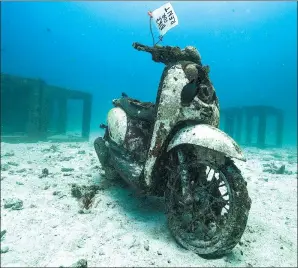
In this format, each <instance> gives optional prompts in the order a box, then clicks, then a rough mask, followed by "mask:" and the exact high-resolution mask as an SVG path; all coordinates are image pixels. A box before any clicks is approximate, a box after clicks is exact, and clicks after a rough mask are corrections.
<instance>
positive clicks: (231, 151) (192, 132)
mask: <svg viewBox="0 0 298 268" xmlns="http://www.w3.org/2000/svg"><path fill="white" fill-rule="evenodd" d="M180 144H194V145H198V146H201V147H205V148H208V149H212V150H214V151H218V152H221V153H223V154H225V155H226V156H228V157H233V158H236V159H239V160H242V161H246V158H245V156H244V155H243V153H242V151H241V149H240V147H239V146H238V144H237V143H236V142H235V141H234V140H233V139H232V138H231V137H229V136H228V135H227V134H226V133H224V132H223V131H221V130H219V129H218V128H215V127H213V126H210V125H206V124H201V125H194V126H188V127H185V128H182V129H181V130H179V131H178V132H177V133H176V134H175V135H174V137H173V138H172V140H171V141H170V143H169V145H168V147H167V151H168V152H169V151H170V150H171V149H173V148H174V147H176V146H178V145H180Z"/></svg>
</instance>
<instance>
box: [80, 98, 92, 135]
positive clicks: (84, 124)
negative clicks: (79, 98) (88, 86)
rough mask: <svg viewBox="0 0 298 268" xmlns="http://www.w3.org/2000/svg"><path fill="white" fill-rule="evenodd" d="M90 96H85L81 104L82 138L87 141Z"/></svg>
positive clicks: (89, 119)
mask: <svg viewBox="0 0 298 268" xmlns="http://www.w3.org/2000/svg"><path fill="white" fill-rule="evenodd" d="M91 104H92V98H91V95H89V94H88V95H86V97H85V98H84V103H83V122H82V137H83V138H85V139H89V135H90V121H91Z"/></svg>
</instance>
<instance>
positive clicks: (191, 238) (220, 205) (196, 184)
mask: <svg viewBox="0 0 298 268" xmlns="http://www.w3.org/2000/svg"><path fill="white" fill-rule="evenodd" d="M185 173H188V179H187V181H186V182H185V179H184V180H183V176H184V177H185ZM167 187H168V188H169V191H170V195H169V196H170V206H169V210H170V211H169V212H170V224H171V227H172V229H174V230H175V236H176V238H177V239H178V240H179V241H180V242H187V243H188V244H189V245H190V246H194V247H196V248H206V247H208V246H211V245H215V244H216V243H218V242H219V239H220V236H221V235H220V234H221V233H222V231H223V229H224V227H225V225H226V224H227V221H228V219H229V214H230V211H231V210H232V207H231V205H232V204H233V202H232V201H233V200H232V198H233V196H232V193H231V189H230V187H229V183H228V181H227V179H226V177H225V175H224V174H223V173H222V172H221V171H220V169H218V168H217V167H215V166H214V165H211V164H210V163H208V162H200V163H198V161H197V160H196V161H185V162H184V163H181V164H180V165H179V166H178V169H177V170H176V172H171V174H170V179H169V181H168V185H167ZM206 253H207V252H206Z"/></svg>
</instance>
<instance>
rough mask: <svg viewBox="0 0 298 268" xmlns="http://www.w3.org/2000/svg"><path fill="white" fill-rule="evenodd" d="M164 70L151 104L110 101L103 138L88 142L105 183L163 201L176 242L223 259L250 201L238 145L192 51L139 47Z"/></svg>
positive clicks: (205, 71)
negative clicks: (222, 122)
mask: <svg viewBox="0 0 298 268" xmlns="http://www.w3.org/2000/svg"><path fill="white" fill-rule="evenodd" d="M133 47H134V48H135V49H136V50H138V51H144V52H149V53H150V54H151V55H152V59H153V61H155V62H160V63H164V64H165V68H164V71H163V74H162V77H161V80H160V84H159V88H158V93H157V99H156V103H155V104H154V103H150V102H141V101H139V100H136V99H133V98H130V97H128V96H127V95H126V94H125V93H123V94H122V97H121V98H119V99H115V100H113V105H114V107H113V108H112V109H111V110H110V111H109V113H108V116H107V125H105V124H101V127H102V128H105V134H104V136H103V137H98V138H97V139H96V140H95V141H94V147H95V151H96V153H97V156H98V159H99V161H100V163H101V166H102V168H103V170H104V171H105V175H106V177H107V178H114V177H115V176H120V177H121V178H122V179H123V180H125V181H126V182H127V183H128V184H129V185H130V186H131V187H133V188H135V189H136V190H137V191H139V192H141V193H143V194H147V195H154V196H161V197H163V196H164V198H165V207H166V214H167V219H168V226H169V229H170V231H171V233H172V235H173V236H174V238H175V239H176V241H177V242H178V243H179V244H180V245H181V246H183V247H184V248H186V249H189V250H192V251H194V252H196V253H197V254H199V255H200V256H202V257H205V258H216V257H221V256H223V255H226V254H227V253H229V252H230V251H231V250H232V249H233V248H234V247H235V246H236V245H237V243H238V242H239V241H240V239H241V236H242V234H243V232H244V230H245V227H246V223H247V219H248V214H249V210H250V206H251V199H250V197H249V195H248V191H247V187H246V186H247V183H246V181H245V180H244V178H243V176H242V175H241V171H240V170H239V169H238V168H237V167H236V165H235V163H234V161H233V158H234V159H238V160H242V161H246V159H245V156H244V155H243V153H242V151H241V149H240V147H239V146H238V145H237V143H236V142H235V141H234V140H233V139H232V138H231V137H229V136H228V135H227V134H225V133H224V132H222V131H221V130H219V128H218V127H219V117H220V113H219V102H218V98H217V96H216V93H215V89H214V87H213V85H212V83H211V81H210V78H209V72H210V68H209V66H203V64H202V62H201V56H200V54H199V52H198V50H197V49H196V48H195V47H191V46H187V47H186V48H185V49H180V48H179V47H172V46H157V45H156V46H153V47H149V46H145V45H142V44H140V43H133Z"/></svg>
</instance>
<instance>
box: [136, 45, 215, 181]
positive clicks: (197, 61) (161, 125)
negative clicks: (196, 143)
mask: <svg viewBox="0 0 298 268" xmlns="http://www.w3.org/2000/svg"><path fill="white" fill-rule="evenodd" d="M134 46H135V48H136V49H138V50H141V51H146V52H150V53H151V54H152V58H153V60H154V61H158V62H163V63H165V64H167V66H166V68H165V69H164V72H163V74H162V77H161V81H160V84H159V89H158V95H157V101H156V107H157V110H156V116H155V124H154V128H153V136H152V139H151V143H150V148H149V150H148V156H147V161H146V164H145V168H144V177H145V181H146V184H147V186H150V185H151V184H152V180H153V178H152V173H153V172H152V171H153V169H154V167H155V164H156V160H157V158H158V157H159V156H160V152H161V150H163V149H164V145H165V142H166V140H167V138H168V136H169V133H171V132H172V130H173V128H174V126H177V125H178V124H180V123H182V122H186V121H189V122H190V121H193V122H195V123H197V124H199V123H200V124H209V125H212V126H214V127H218V125H219V105H218V99H217V97H216V93H215V90H214V87H213V85H212V83H211V81H210V79H209V75H208V73H209V67H208V66H202V64H201V57H200V55H199V53H198V51H197V50H196V49H195V48H193V47H187V48H186V49H185V50H180V49H179V48H172V47H162V48H158V47H157V48H155V47H154V48H148V47H146V46H143V45H139V46H138V44H135V45H134ZM161 49H163V50H162V52H163V55H167V57H165V56H161V55H162V52H161ZM167 50H168V53H166V52H165V51H167ZM177 60H178V61H177ZM190 83H192V84H194V88H195V94H194V96H191V97H190V98H189V99H190V101H189V102H186V103H185V101H183V99H182V96H183V95H189V94H188V93H187V92H186V94H184V93H185V90H186V86H187V85H189V84H190Z"/></svg>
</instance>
